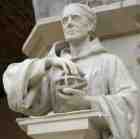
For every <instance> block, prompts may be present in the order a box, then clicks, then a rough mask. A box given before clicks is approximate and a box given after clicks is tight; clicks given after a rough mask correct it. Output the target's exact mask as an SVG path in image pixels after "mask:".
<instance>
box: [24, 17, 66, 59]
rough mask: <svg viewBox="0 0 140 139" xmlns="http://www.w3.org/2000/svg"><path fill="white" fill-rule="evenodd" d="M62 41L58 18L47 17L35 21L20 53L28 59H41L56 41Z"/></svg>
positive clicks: (59, 19) (62, 33) (62, 36)
mask: <svg viewBox="0 0 140 139" xmlns="http://www.w3.org/2000/svg"><path fill="white" fill-rule="evenodd" d="M63 40H64V32H63V27H62V24H61V18H60V17H58V16H57V17H48V18H43V19H40V20H38V21H37V23H36V24H35V26H34V28H33V29H32V31H31V33H30V34H29V37H28V38H27V40H26V41H25V43H24V45H23V48H22V51H23V53H24V54H25V55H27V56H28V57H31V58H33V57H39V58H41V57H43V56H45V55H47V53H48V51H49V48H50V47H51V45H52V44H53V43H54V42H56V41H63Z"/></svg>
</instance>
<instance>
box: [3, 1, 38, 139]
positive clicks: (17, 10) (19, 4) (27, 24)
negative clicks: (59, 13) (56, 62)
mask: <svg viewBox="0 0 140 139" xmlns="http://www.w3.org/2000/svg"><path fill="white" fill-rule="evenodd" d="M34 23H35V21H34V15H33V8H32V1H31V0H1V1H0V139H11V138H13V139H29V137H27V136H26V134H25V133H24V132H23V131H21V130H20V128H19V127H18V126H17V124H16V122H15V119H16V118H17V117H22V116H23V115H22V114H19V113H15V112H13V111H11V110H10V109H9V108H8V104H7V99H6V94H5V92H4V89H3V85H2V74H3V72H4V70H5V69H6V67H7V66H8V65H9V64H10V63H13V62H20V61H22V60H23V59H25V58H26V57H25V56H24V55H23V54H22V51H21V48H22V45H23V43H24V41H25V39H26V38H27V36H28V35H29V33H30V31H31V29H32V27H33V25H34Z"/></svg>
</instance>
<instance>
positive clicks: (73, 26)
mask: <svg viewBox="0 0 140 139" xmlns="http://www.w3.org/2000/svg"><path fill="white" fill-rule="evenodd" d="M62 17H63V19H62V24H63V28H64V34H65V37H66V40H68V41H71V40H76V39H83V38H87V37H93V36H92V35H93V34H95V29H96V13H95V10H94V9H91V8H90V7H88V6H87V5H84V4H80V3H72V4H69V5H66V6H65V7H64V10H63V13H62Z"/></svg>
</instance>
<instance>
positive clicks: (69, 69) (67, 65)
mask: <svg viewBox="0 0 140 139" xmlns="http://www.w3.org/2000/svg"><path fill="white" fill-rule="evenodd" d="M51 67H59V68H62V70H63V71H64V73H65V74H69V73H70V74H74V75H77V74H78V67H77V66H76V64H75V63H73V62H72V61H70V60H68V59H66V58H60V57H47V58H46V63H45V69H46V70H48V69H49V68H51Z"/></svg>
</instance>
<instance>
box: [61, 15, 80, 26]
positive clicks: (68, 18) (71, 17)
mask: <svg viewBox="0 0 140 139" xmlns="http://www.w3.org/2000/svg"><path fill="white" fill-rule="evenodd" d="M81 19H82V17H81V16H80V15H69V16H65V17H63V19H62V22H63V24H64V25H65V24H66V23H68V22H69V21H71V20H72V21H75V22H78V21H80V20H81Z"/></svg>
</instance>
